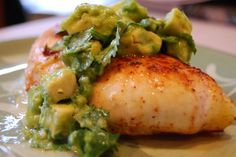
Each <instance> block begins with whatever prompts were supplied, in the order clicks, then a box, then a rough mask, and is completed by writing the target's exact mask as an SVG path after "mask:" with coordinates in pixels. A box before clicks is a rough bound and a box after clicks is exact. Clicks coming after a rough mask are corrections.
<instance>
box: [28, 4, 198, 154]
mask: <svg viewBox="0 0 236 157" xmlns="http://www.w3.org/2000/svg"><path fill="white" fill-rule="evenodd" d="M191 30H192V26H191V22H190V21H189V20H188V18H187V17H186V15H185V14H184V13H183V12H182V11H180V10H179V9H177V8H174V9H172V10H171V11H170V12H169V13H168V14H167V15H166V17H165V18H164V19H155V18H153V17H150V16H148V14H147V9H146V8H144V7H143V6H141V5H139V4H138V3H137V2H136V1H135V0H124V1H121V2H120V3H118V4H116V5H114V6H112V7H106V6H101V5H90V4H82V5H80V6H78V7H77V8H76V9H75V11H74V12H73V13H72V14H71V15H70V16H69V17H68V18H67V19H66V20H65V21H63V22H62V24H61V31H63V32H66V34H67V35H64V36H63V38H62V39H61V40H60V41H58V42H57V43H56V44H55V45H54V46H53V47H51V48H50V49H51V50H52V51H53V50H57V51H58V50H59V51H60V57H61V59H62V61H63V62H64V63H65V64H66V65H67V67H66V68H64V69H60V70H59V71H55V72H54V73H52V74H49V75H47V76H44V77H43V78H42V80H41V83H40V85H39V86H35V87H32V89H31V90H30V91H29V92H28V99H29V100H28V110H27V113H26V116H25V129H24V133H25V137H26V139H28V140H29V143H30V144H31V145H32V147H36V148H43V149H59V150H72V151H74V152H76V153H77V154H78V156H80V157H97V156H101V155H103V154H104V153H106V152H111V151H112V150H114V149H115V148H116V146H117V140H118V138H119V135H117V134H112V133H111V132H109V126H108V125H107V119H108V117H109V113H108V112H106V111H104V110H103V109H99V108H95V107H94V106H93V105H92V104H89V101H90V97H91V93H92V90H93V82H94V81H95V80H96V78H97V77H98V76H100V75H102V74H103V69H104V68H105V67H106V66H107V65H108V64H109V63H110V62H111V58H112V57H116V56H127V55H136V56H143V55H156V54H158V53H165V54H168V55H171V56H174V57H176V58H178V59H179V60H181V61H182V62H184V63H188V62H189V60H190V57H191V54H192V53H195V51H196V49H195V45H194V42H193V40H192V37H191Z"/></svg>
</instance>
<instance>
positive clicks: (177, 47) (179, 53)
mask: <svg viewBox="0 0 236 157" xmlns="http://www.w3.org/2000/svg"><path fill="white" fill-rule="evenodd" d="M166 53H167V54H169V55H171V56H175V57H176V58H178V59H179V60H181V61H182V62H184V63H189V61H190V58H191V55H192V52H191V49H190V47H189V45H188V43H187V42H186V41H185V40H179V41H178V42H177V43H167V52H166Z"/></svg>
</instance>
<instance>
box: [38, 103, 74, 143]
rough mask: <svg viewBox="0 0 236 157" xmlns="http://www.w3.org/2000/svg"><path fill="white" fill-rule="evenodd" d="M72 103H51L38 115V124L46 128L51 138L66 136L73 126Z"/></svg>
mask: <svg viewBox="0 0 236 157" xmlns="http://www.w3.org/2000/svg"><path fill="white" fill-rule="evenodd" d="M74 112H75V107H74V105H72V104H51V105H50V106H49V108H45V109H44V110H43V112H42V113H41V115H40V120H39V123H40V126H41V127H43V128H44V129H46V130H48V131H49V133H50V135H51V137H52V138H53V139H61V138H65V137H67V136H68V135H69V134H70V132H71V131H73V127H74V122H75V121H74V119H73V115H74Z"/></svg>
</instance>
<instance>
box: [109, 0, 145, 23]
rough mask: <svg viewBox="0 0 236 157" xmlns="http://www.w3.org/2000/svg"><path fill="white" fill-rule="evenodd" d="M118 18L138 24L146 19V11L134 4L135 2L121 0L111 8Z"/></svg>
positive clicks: (133, 0)
mask: <svg viewBox="0 0 236 157" xmlns="http://www.w3.org/2000/svg"><path fill="white" fill-rule="evenodd" d="M112 8H113V10H115V11H116V12H117V13H118V14H119V15H120V16H123V17H124V18H128V19H130V20H133V21H134V22H139V21H141V20H142V19H144V18H147V17H148V12H147V9H146V8H145V7H143V6H141V5H140V4H138V3H137V2H136V0H123V1H121V2H119V3H117V4H115V5H114V6H112Z"/></svg>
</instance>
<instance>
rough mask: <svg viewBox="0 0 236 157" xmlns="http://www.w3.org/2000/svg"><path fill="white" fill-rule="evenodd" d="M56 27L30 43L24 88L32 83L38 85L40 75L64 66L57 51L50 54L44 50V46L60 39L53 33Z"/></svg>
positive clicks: (27, 87)
mask: <svg viewBox="0 0 236 157" xmlns="http://www.w3.org/2000/svg"><path fill="white" fill-rule="evenodd" d="M57 29H58V26H55V27H53V28H51V29H49V30H47V31H46V32H44V33H43V34H42V35H41V36H40V37H39V38H38V39H37V40H36V41H35V42H34V44H33V45H32V48H31V50H30V53H29V57H28V67H27V69H26V71H25V86H26V90H29V89H30V87H31V86H33V85H38V84H39V82H40V79H41V77H42V75H44V74H48V73H51V72H53V71H55V70H56V69H60V68H62V67H64V66H65V65H64V63H63V62H62V61H61V60H60V58H59V55H58V54H59V53H51V54H50V53H49V52H46V51H45V47H46V46H49V47H50V46H52V45H53V44H54V43H55V42H56V41H58V40H59V39H60V36H58V35H56V34H55V33H56V30H57Z"/></svg>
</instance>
